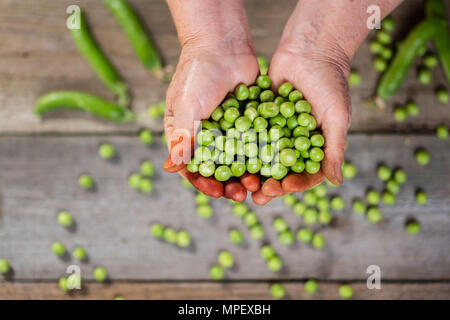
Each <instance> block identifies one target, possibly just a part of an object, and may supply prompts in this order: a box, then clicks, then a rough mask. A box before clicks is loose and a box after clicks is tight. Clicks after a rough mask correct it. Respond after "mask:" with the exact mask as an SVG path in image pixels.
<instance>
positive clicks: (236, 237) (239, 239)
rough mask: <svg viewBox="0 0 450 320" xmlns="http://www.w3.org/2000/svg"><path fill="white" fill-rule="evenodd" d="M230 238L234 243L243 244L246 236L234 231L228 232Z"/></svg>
mask: <svg viewBox="0 0 450 320" xmlns="http://www.w3.org/2000/svg"><path fill="white" fill-rule="evenodd" d="M228 237H229V238H230V241H231V242H232V243H236V244H241V243H243V242H244V235H243V234H242V232H241V231H239V230H237V229H232V230H230V231H229V232H228Z"/></svg>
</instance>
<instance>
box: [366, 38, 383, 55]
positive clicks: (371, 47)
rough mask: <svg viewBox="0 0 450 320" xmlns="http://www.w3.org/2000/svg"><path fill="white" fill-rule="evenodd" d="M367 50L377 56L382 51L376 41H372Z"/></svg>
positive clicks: (380, 45)
mask: <svg viewBox="0 0 450 320" xmlns="http://www.w3.org/2000/svg"><path fill="white" fill-rule="evenodd" d="M369 50H370V52H371V53H373V54H379V53H381V50H383V45H382V44H381V43H379V42H378V41H376V40H373V41H371V42H370V44H369Z"/></svg>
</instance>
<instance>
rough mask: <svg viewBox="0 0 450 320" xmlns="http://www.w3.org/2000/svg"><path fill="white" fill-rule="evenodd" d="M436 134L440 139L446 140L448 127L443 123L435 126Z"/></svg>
mask: <svg viewBox="0 0 450 320" xmlns="http://www.w3.org/2000/svg"><path fill="white" fill-rule="evenodd" d="M436 135H437V137H438V138H439V139H441V140H447V139H448V128H447V127H446V126H445V125H443V124H441V125H439V126H437V128H436Z"/></svg>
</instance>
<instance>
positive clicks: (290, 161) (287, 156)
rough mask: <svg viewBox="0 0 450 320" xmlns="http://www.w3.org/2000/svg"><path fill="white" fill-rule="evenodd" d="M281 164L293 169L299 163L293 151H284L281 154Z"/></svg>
mask: <svg viewBox="0 0 450 320" xmlns="http://www.w3.org/2000/svg"><path fill="white" fill-rule="evenodd" d="M280 162H281V164H282V165H283V166H285V167H291V166H293V165H294V164H295V163H296V162H297V156H296V154H295V152H294V150H292V149H283V150H281V152H280Z"/></svg>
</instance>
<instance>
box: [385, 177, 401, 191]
mask: <svg viewBox="0 0 450 320" xmlns="http://www.w3.org/2000/svg"><path fill="white" fill-rule="evenodd" d="M386 190H387V191H389V192H390V193H393V194H397V193H398V192H399V191H400V185H399V184H398V183H397V182H396V181H395V180H394V179H391V180H389V181H388V182H386Z"/></svg>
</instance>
